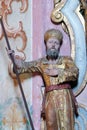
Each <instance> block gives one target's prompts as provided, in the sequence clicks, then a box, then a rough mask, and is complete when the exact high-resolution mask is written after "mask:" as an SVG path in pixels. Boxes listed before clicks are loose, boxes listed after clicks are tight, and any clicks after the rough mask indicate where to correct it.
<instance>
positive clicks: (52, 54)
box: [46, 38, 61, 60]
mask: <svg viewBox="0 0 87 130" xmlns="http://www.w3.org/2000/svg"><path fill="white" fill-rule="evenodd" d="M60 46H61V45H60V41H58V39H56V38H49V39H48V41H47V43H46V50H47V58H48V59H52V60H56V59H57V58H58V56H59V51H60Z"/></svg>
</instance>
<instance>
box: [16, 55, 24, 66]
mask: <svg viewBox="0 0 87 130" xmlns="http://www.w3.org/2000/svg"><path fill="white" fill-rule="evenodd" d="M14 62H15V65H16V67H17V68H21V67H22V65H23V59H21V57H20V56H18V55H14Z"/></svg>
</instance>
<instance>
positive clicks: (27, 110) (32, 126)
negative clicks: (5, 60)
mask: <svg viewBox="0 0 87 130" xmlns="http://www.w3.org/2000/svg"><path fill="white" fill-rule="evenodd" d="M0 23H1V26H2V30H3V33H4V36H5V40H6V43H7V47H8V50H9V51H11V47H10V44H9V41H8V37H7V34H6V31H5V27H4V24H3V21H2V16H0ZM9 55H10V58H11V61H12V63H13V66H14V71H15V74H16V77H17V81H18V84H19V87H20V91H21V94H22V98H23V101H24V105H25V108H26V112H27V115H28V118H29V121H30V125H31V128H32V130H35V129H34V125H33V122H32V119H31V115H30V112H29V109H28V105H27V102H26V98H25V95H24V92H23V89H22V85H21V81H20V78H19V74H18V71H17V68H16V64H15V61H14V57H13V54H12V53H10V54H9Z"/></svg>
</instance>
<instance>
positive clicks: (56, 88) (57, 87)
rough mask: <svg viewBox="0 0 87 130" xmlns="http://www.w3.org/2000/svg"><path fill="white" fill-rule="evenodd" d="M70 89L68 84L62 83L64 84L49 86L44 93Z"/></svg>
mask: <svg viewBox="0 0 87 130" xmlns="http://www.w3.org/2000/svg"><path fill="white" fill-rule="evenodd" d="M67 88H68V89H70V88H71V86H70V84H68V83H64V84H59V85H51V86H48V87H46V88H45V92H46V93H47V92H50V91H53V90H59V89H67Z"/></svg>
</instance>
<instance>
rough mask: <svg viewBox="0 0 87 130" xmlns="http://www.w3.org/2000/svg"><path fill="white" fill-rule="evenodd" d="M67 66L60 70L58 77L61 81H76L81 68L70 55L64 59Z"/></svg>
mask: <svg viewBox="0 0 87 130" xmlns="http://www.w3.org/2000/svg"><path fill="white" fill-rule="evenodd" d="M64 64H65V68H64V69H62V71H60V73H59V75H58V78H59V81H60V82H69V81H76V80H77V79H78V75H79V69H78V67H77V66H76V65H75V63H74V61H73V60H72V58H70V57H68V58H66V59H65V60H64Z"/></svg>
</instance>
